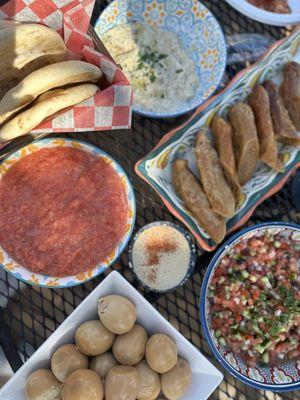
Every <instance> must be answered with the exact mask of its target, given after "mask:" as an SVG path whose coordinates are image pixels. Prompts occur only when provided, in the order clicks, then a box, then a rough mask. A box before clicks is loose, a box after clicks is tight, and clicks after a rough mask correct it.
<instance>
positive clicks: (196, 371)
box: [0, 271, 223, 400]
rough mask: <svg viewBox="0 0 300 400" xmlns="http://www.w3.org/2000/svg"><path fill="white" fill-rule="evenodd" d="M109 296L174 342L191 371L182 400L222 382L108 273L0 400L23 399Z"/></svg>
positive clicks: (196, 399)
mask: <svg viewBox="0 0 300 400" xmlns="http://www.w3.org/2000/svg"><path fill="white" fill-rule="evenodd" d="M108 294H118V295H121V296H125V297H127V298H128V299H130V300H131V301H132V302H133V303H134V304H135V305H136V308H137V315H138V322H139V323H140V324H141V325H143V326H144V327H145V329H146V330H147V332H148V334H149V335H151V334H153V333H157V332H159V333H165V334H167V335H169V336H170V337H171V338H173V339H174V340H175V342H176V343H177V346H178V354H179V355H180V356H182V357H183V358H185V359H186V360H187V361H188V362H189V363H190V366H191V369H192V384H191V386H190V388H189V390H188V392H187V393H186V394H185V396H184V397H182V400H206V399H207V398H208V397H209V396H210V395H211V393H212V392H213V391H214V390H215V389H216V388H217V386H218V385H219V384H220V382H221V381H222V379H223V375H222V374H221V372H220V371H218V370H217V369H216V368H215V367H214V366H213V365H212V364H211V363H210V362H209V361H208V360H207V359H206V358H205V357H204V356H203V355H202V354H201V353H200V352H199V351H198V350H197V349H196V348H195V347H194V346H193V345H192V344H191V343H190V342H189V341H188V340H187V339H186V338H185V337H184V336H183V335H182V334H181V333H179V332H178V331H177V330H176V329H175V328H174V327H173V326H172V325H171V324H170V323H169V322H168V321H167V320H166V319H165V318H164V317H162V315H161V314H159V312H158V311H156V310H155V308H154V307H152V306H151V304H150V303H148V301H147V300H146V299H145V298H144V297H143V296H142V295H141V294H140V293H138V292H137V290H135V289H134V288H133V287H132V286H131V285H130V284H129V283H128V282H127V281H126V280H125V279H124V278H123V277H122V276H121V275H120V274H119V273H118V272H116V271H114V272H111V273H110V274H109V275H108V277H107V278H105V279H104V281H103V282H101V283H100V285H99V286H98V287H97V288H96V289H95V290H94V291H93V292H92V293H91V294H90V295H89V296H88V297H87V298H86V299H85V300H84V301H83V302H82V303H81V304H80V305H79V306H78V307H77V308H76V310H74V311H73V312H72V314H71V315H70V316H69V317H68V318H67V319H66V320H65V321H64V322H63V323H62V324H61V325H60V327H59V328H58V329H57V330H56V331H55V332H54V333H53V334H52V335H51V336H50V337H49V338H48V339H47V340H46V341H45V343H44V344H43V345H42V346H41V347H40V348H39V349H38V350H37V351H36V352H35V353H34V354H33V356H32V357H30V359H29V360H28V361H26V363H25V364H24V365H23V366H22V367H21V368H20V369H19V370H18V372H16V374H15V375H14V376H13V377H12V378H11V379H10V380H9V381H8V382H7V383H6V385H5V386H4V387H3V388H2V390H0V399H2V400H24V390H25V384H26V379H27V378H28V376H29V375H30V374H31V373H32V372H33V371H35V370H37V369H39V368H49V367H50V359H51V356H52V354H53V353H54V351H55V350H56V349H57V348H58V347H60V346H62V345H63V344H67V343H73V342H74V336H75V331H76V329H77V327H78V326H79V325H81V324H82V323H83V322H85V321H88V320H90V319H95V318H98V314H97V302H98V299H99V298H100V297H103V296H106V295H108Z"/></svg>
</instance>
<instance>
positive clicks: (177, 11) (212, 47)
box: [95, 0, 227, 118]
mask: <svg viewBox="0 0 300 400" xmlns="http://www.w3.org/2000/svg"><path fill="white" fill-rule="evenodd" d="M130 22H140V23H144V24H148V25H152V26H153V25H155V26H157V27H158V28H159V29H162V30H165V31H172V32H174V33H175V34H177V36H178V37H179V39H180V40H181V42H182V44H183V47H184V49H185V50H186V53H187V54H188V56H189V57H190V58H191V59H192V61H193V62H194V64H195V66H196V73H197V76H198V80H199V82H200V85H199V87H198V89H197V91H196V94H195V96H194V97H193V98H192V99H189V100H188V101H186V102H184V103H182V104H180V105H179V106H176V108H174V109H170V110H169V111H168V112H167V113H163V112H153V111H149V110H146V109H144V108H143V107H141V106H139V105H138V104H134V105H133V110H134V111H135V112H136V113H138V114H141V115H145V116H148V117H152V118H171V117H176V116H178V115H181V114H185V113H187V112H189V111H191V110H193V109H195V108H197V107H198V106H199V105H200V104H202V103H203V102H204V101H205V100H206V99H208V98H209V97H210V96H211V95H212V94H213V93H214V91H215V90H216V89H217V88H218V86H219V84H220V82H221V80H222V77H223V74H224V70H225V67H226V58H227V50H226V42H225V38H224V35H223V32H222V29H221V27H220V25H219V24H218V22H217V20H216V19H215V17H214V16H213V15H212V13H211V12H210V11H209V10H208V9H207V8H206V7H205V6H204V5H203V4H202V3H200V2H199V1H198V0H180V1H179V0H115V1H113V2H112V3H111V4H110V5H109V6H108V7H107V8H106V9H105V10H104V11H103V13H102V14H101V15H100V16H99V18H98V20H97V22H96V24H95V30H96V32H97V34H98V35H99V36H100V37H101V35H103V34H104V33H105V32H106V31H108V30H110V29H112V28H114V27H115V26H117V25H121V24H124V23H130ZM171 84H173V83H171Z"/></svg>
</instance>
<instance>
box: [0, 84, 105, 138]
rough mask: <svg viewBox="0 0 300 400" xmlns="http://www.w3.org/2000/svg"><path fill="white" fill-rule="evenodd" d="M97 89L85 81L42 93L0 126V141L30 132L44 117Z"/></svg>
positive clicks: (80, 99)
mask: <svg viewBox="0 0 300 400" xmlns="http://www.w3.org/2000/svg"><path fill="white" fill-rule="evenodd" d="M98 90H99V87H98V86H97V85H93V84H89V83H86V84H83V85H77V86H73V87H69V88H66V89H54V90H50V91H49V92H46V93H44V94H42V95H41V96H40V97H39V98H38V99H37V100H36V101H35V102H34V103H33V105H32V107H30V108H28V109H27V110H25V111H23V112H21V113H19V114H18V115H17V116H16V117H14V118H12V119H11V120H9V121H8V122H6V123H5V124H4V125H3V126H2V127H1V128H0V142H5V141H8V140H11V139H13V138H15V137H18V136H21V135H24V134H25V133H28V132H30V131H31V130H32V129H34V128H35V127H36V126H37V125H39V124H40V123H41V122H42V121H43V120H44V119H46V118H48V117H50V116H51V115H54V114H56V113H57V112H59V111H61V110H63V109H65V108H68V107H71V106H73V105H75V104H78V103H80V102H82V101H83V100H85V99H88V98H89V97H92V96H94V95H95V94H96V93H97V91H98Z"/></svg>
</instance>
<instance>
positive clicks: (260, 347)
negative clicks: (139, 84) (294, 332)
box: [254, 340, 272, 354]
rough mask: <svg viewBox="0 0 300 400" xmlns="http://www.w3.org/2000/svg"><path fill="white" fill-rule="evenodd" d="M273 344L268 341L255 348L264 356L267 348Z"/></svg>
mask: <svg viewBox="0 0 300 400" xmlns="http://www.w3.org/2000/svg"><path fill="white" fill-rule="evenodd" d="M271 344H272V342H271V340H267V341H265V342H263V343H261V344H257V345H256V346H254V348H255V350H257V351H258V352H259V353H260V354H263V353H264V352H265V350H266V349H267V348H269V347H270V346H271Z"/></svg>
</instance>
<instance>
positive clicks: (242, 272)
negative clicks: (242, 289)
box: [241, 269, 249, 279]
mask: <svg viewBox="0 0 300 400" xmlns="http://www.w3.org/2000/svg"><path fill="white" fill-rule="evenodd" d="M241 274H242V275H243V278H245V279H246V278H248V277H249V272H248V271H246V270H245V269H243V270H242V271H241Z"/></svg>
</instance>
